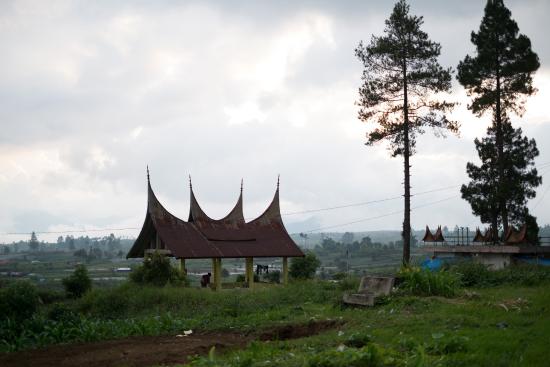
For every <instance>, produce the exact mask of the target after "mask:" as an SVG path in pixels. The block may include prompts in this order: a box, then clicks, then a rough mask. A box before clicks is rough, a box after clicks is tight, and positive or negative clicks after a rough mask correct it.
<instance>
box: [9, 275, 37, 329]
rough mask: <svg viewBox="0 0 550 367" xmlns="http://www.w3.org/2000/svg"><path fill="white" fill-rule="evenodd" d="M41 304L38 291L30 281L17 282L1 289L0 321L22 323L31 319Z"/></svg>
mask: <svg viewBox="0 0 550 367" xmlns="http://www.w3.org/2000/svg"><path fill="white" fill-rule="evenodd" d="M39 304H40V297H39V296H38V290H37V289H36V286H35V285H34V284H32V283H30V282H28V281H17V282H15V283H12V284H10V285H9V286H8V287H6V288H4V289H0V319H4V320H5V319H10V320H12V321H14V322H16V323H20V322H21V321H23V320H25V319H28V318H31V317H32V316H33V315H34V313H35V312H36V311H37V310H38V306H39Z"/></svg>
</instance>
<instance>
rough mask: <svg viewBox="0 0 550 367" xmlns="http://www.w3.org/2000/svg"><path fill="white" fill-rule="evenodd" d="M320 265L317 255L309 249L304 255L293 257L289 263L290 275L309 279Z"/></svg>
mask: <svg viewBox="0 0 550 367" xmlns="http://www.w3.org/2000/svg"><path fill="white" fill-rule="evenodd" d="M319 265H321V262H320V261H319V259H317V256H315V254H314V253H313V252H311V251H309V252H307V253H306V256H304V257H294V258H292V261H291V263H290V276H291V277H292V278H295V279H311V278H313V277H314V276H315V271H317V268H318V267H319Z"/></svg>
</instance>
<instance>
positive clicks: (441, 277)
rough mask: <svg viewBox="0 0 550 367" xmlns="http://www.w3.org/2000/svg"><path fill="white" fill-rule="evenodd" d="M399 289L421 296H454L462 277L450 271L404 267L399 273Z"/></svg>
mask: <svg viewBox="0 0 550 367" xmlns="http://www.w3.org/2000/svg"><path fill="white" fill-rule="evenodd" d="M398 278H399V280H400V284H399V289H400V290H403V291H406V292H408V293H410V294H414V295H420V296H443V297H454V296H455V295H456V294H457V292H458V290H459V286H460V278H459V277H458V276H457V274H455V273H452V272H449V271H435V272H432V271H429V270H426V269H420V268H417V267H403V268H402V269H401V270H400V271H399V274H398Z"/></svg>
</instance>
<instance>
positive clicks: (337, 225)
mask: <svg viewBox="0 0 550 367" xmlns="http://www.w3.org/2000/svg"><path fill="white" fill-rule="evenodd" d="M459 196H460V195H453V196H450V197H447V198H445V199H441V200H437V201H433V202H430V203H426V204H423V205H418V206H415V207H413V208H411V211H412V210H415V209H420V208H424V207H427V206H431V205H435V204H439V203H442V202H444V201H448V200H451V199H455V198H457V197H459ZM404 211H405V210H397V211H394V212H390V213H386V214H381V215H377V216H374V217H368V218H363V219H357V220H354V221H351V222H346V223H340V224H334V225H331V226H326V227H320V228H315V229H311V230H309V231H305V233H312V232H318V231H322V230H326V229H331V228H338V227H343V226H347V225H350V224H355V223H361V222H367V221H369V220H374V219H379V218H385V217H389V216H392V215H396V214H401V213H403V212H404Z"/></svg>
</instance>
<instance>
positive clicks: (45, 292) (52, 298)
mask: <svg viewBox="0 0 550 367" xmlns="http://www.w3.org/2000/svg"><path fill="white" fill-rule="evenodd" d="M38 296H39V297H40V301H41V302H42V304H45V305H49V304H51V303H54V302H59V301H62V300H64V299H65V294H64V293H63V292H60V291H57V290H53V289H45V288H39V289H38Z"/></svg>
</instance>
